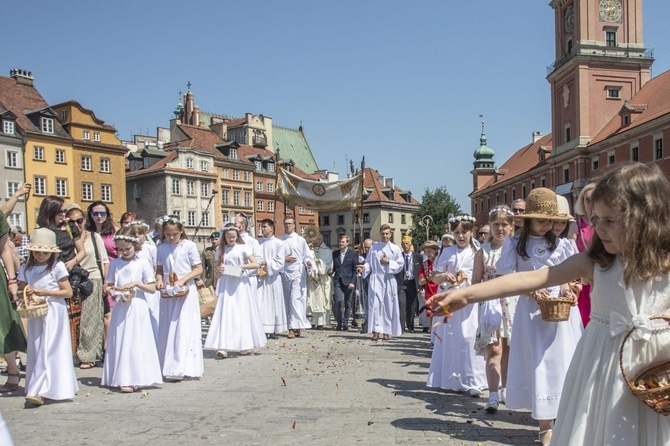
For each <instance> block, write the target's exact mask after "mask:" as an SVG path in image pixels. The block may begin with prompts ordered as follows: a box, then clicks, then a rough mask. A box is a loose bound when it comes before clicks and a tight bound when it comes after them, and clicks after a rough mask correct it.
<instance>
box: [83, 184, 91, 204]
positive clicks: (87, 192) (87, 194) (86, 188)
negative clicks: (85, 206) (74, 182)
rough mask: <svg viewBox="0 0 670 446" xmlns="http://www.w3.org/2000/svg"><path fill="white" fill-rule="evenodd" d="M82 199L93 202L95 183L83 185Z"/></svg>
mask: <svg viewBox="0 0 670 446" xmlns="http://www.w3.org/2000/svg"><path fill="white" fill-rule="evenodd" d="M81 199H82V200H84V201H93V183H81Z"/></svg>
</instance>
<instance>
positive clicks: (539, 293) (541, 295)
mask: <svg viewBox="0 0 670 446" xmlns="http://www.w3.org/2000/svg"><path fill="white" fill-rule="evenodd" d="M529 296H530V297H532V298H533V299H535V300H538V299H549V292H548V291H547V290H545V289H541V290H535V291H533V292H532V293H530V294H529Z"/></svg>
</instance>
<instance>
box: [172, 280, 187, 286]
mask: <svg viewBox="0 0 670 446" xmlns="http://www.w3.org/2000/svg"><path fill="white" fill-rule="evenodd" d="M174 286H176V287H177V286H178V287H183V286H186V283H185V282H184V280H177V281H176V282H175V283H174Z"/></svg>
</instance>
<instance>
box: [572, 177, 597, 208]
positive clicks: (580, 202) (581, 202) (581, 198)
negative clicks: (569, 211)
mask: <svg viewBox="0 0 670 446" xmlns="http://www.w3.org/2000/svg"><path fill="white" fill-rule="evenodd" d="M595 188H596V183H589V184H587V185H586V186H584V188H583V189H582V190H581V191H580V192H579V196H578V197H577V202H576V203H575V209H574V211H575V215H586V210H584V198H585V196H586V194H587V193H588V192H589V191H592V190H593V189H595ZM591 198H593V197H591Z"/></svg>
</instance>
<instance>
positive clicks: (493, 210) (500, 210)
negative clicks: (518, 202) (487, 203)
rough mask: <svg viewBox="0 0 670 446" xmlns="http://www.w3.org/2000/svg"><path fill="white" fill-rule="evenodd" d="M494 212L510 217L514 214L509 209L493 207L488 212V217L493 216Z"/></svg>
mask: <svg viewBox="0 0 670 446" xmlns="http://www.w3.org/2000/svg"><path fill="white" fill-rule="evenodd" d="M496 212H504V213H505V214H507V215H512V216H513V215H514V212H512V211H511V210H510V209H507V208H504V207H502V206H499V207H495V208H493V209H491V210H490V211H489V217H490V216H491V215H493V214H495V213H496Z"/></svg>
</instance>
